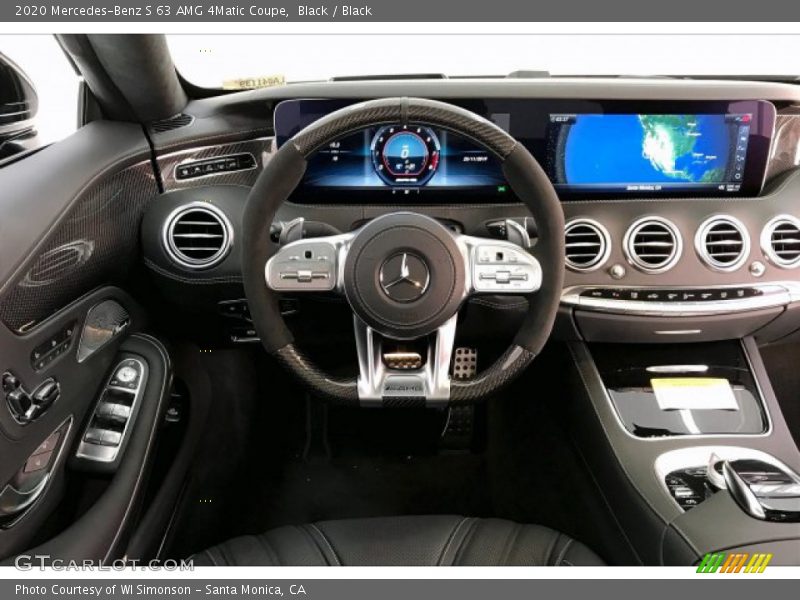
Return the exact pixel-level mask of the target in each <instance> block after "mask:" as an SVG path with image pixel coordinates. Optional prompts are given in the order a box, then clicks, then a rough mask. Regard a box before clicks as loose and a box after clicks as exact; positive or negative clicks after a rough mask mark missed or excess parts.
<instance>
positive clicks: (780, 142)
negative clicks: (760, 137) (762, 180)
mask: <svg viewBox="0 0 800 600" xmlns="http://www.w3.org/2000/svg"><path fill="white" fill-rule="evenodd" d="M799 165H800V114H798V115H787V114H778V116H777V118H776V119H775V137H774V138H773V139H772V148H771V150H770V155H769V162H768V163H767V176H766V180H767V181H769V180H770V179H772V178H773V177H777V176H778V175H780V174H782V173H786V172H787V171H791V170H792V169H796V168H797V167H798V166H799Z"/></svg>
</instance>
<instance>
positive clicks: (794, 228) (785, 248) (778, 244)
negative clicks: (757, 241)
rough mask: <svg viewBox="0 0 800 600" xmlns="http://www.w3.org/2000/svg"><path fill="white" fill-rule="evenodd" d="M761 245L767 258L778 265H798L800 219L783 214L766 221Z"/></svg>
mask: <svg viewBox="0 0 800 600" xmlns="http://www.w3.org/2000/svg"><path fill="white" fill-rule="evenodd" d="M762 246H763V247H764V252H765V253H766V254H767V256H768V257H769V259H770V260H771V261H772V262H774V263H775V264H776V265H778V266H781V267H786V268H792V267H796V266H798V265H800V220H798V219H796V218H795V217H791V216H789V215H785V216H780V217H776V218H775V219H773V220H772V221H770V222H769V223H767V226H766V227H765V228H764V234H763V237H762Z"/></svg>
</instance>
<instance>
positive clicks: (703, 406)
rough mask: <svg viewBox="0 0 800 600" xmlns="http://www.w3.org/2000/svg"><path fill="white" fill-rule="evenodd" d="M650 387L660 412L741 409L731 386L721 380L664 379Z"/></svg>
mask: <svg viewBox="0 0 800 600" xmlns="http://www.w3.org/2000/svg"><path fill="white" fill-rule="evenodd" d="M650 384H651V385H652V386H653V392H654V393H655V395H656V401H657V402H658V407H659V408H660V409H661V410H739V403H738V402H737V401H736V396H735V394H734V393H733V388H731V384H730V383H729V382H728V380H727V379H724V378H722V377H663V378H655V379H651V380H650Z"/></svg>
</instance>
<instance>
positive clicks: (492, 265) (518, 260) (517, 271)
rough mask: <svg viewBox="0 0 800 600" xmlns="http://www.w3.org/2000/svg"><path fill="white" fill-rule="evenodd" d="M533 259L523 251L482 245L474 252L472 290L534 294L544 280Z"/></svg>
mask: <svg viewBox="0 0 800 600" xmlns="http://www.w3.org/2000/svg"><path fill="white" fill-rule="evenodd" d="M534 260H535V259H533V257H532V256H531V255H530V254H528V253H527V252H525V251H524V250H523V249H522V248H518V249H515V248H512V247H509V246H508V245H503V246H501V245H497V246H495V245H492V244H481V245H480V246H477V247H476V248H475V250H474V256H473V268H472V275H473V281H472V287H473V288H474V289H475V291H477V292H506V293H515V292H516V293H520V294H524V293H527V292H531V291H534V290H535V289H537V287H538V283H539V279H540V277H541V274H540V272H539V270H538V264H537V265H534V264H533V263H532V261H534Z"/></svg>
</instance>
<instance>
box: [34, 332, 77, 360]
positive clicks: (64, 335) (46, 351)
mask: <svg viewBox="0 0 800 600" xmlns="http://www.w3.org/2000/svg"><path fill="white" fill-rule="evenodd" d="M74 333H75V322H74V321H73V322H72V323H70V324H69V325H67V326H66V327H65V328H64V329H62V330H61V331H59V332H58V333H56V334H55V335H54V336H53V337H51V338H50V339H49V340H47V341H45V342H43V343H41V344H39V345H38V346H36V348H34V349H33V352H31V366H32V367H33V370H34V371H41V370H42V369H44V368H45V367H47V366H48V365H49V364H50V363H51V362H53V361H54V360H55V359H56V358H58V357H59V356H61V355H62V354H64V353H66V352H67V350H69V347H70V346H71V345H72V337H73V334H74Z"/></svg>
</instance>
